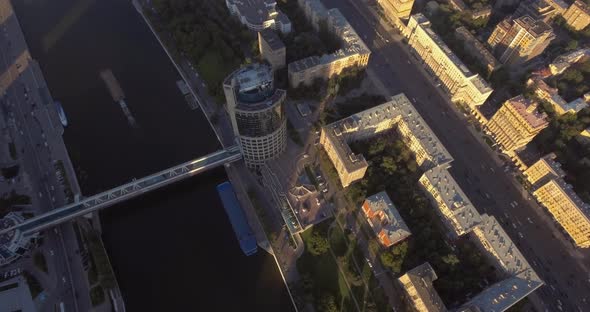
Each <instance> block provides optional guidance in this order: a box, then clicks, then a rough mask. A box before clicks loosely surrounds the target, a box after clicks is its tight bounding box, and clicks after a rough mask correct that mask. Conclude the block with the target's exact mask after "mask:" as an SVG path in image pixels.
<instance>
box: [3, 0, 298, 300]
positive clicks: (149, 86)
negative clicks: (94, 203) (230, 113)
mask: <svg viewBox="0 0 590 312" xmlns="http://www.w3.org/2000/svg"><path fill="white" fill-rule="evenodd" d="M13 4H14V6H15V10H16V12H17V16H18V18H19V21H20V23H21V26H22V28H23V31H24V33H25V36H26V39H27V42H28V44H29V48H30V50H31V54H32V56H33V57H34V58H35V59H37V60H38V61H39V62H40V64H41V68H42V70H43V73H44V75H45V78H46V80H47V83H48V85H49V88H50V90H51V93H52V95H53V97H54V98H55V99H56V100H59V101H61V102H62V104H63V106H64V109H65V111H66V114H67V116H68V120H69V124H70V125H69V126H68V128H66V131H65V134H64V138H65V141H66V145H67V147H68V150H69V153H70V155H71V158H72V161H73V163H74V166H75V167H76V171H77V173H78V177H79V180H80V184H81V186H82V190H83V193H84V194H85V195H86V196H88V195H92V194H94V193H96V192H99V191H102V190H105V189H108V188H110V187H113V186H116V185H119V184H122V183H125V182H128V181H130V180H131V179H133V178H134V177H142V176H145V175H147V174H149V173H152V172H154V171H157V170H161V169H164V168H167V167H170V166H172V165H175V164H178V163H181V162H183V161H187V160H189V159H192V158H197V157H199V156H202V155H205V154H207V153H210V152H213V151H215V150H216V149H218V148H219V147H220V145H219V143H218V142H217V139H216V137H215V134H214V133H213V131H212V129H210V127H209V124H208V123H207V120H206V119H205V117H204V115H203V114H202V112H201V111H200V110H191V109H190V108H189V107H188V105H187V104H186V102H185V100H184V98H183V97H182V95H181V93H180V92H179V90H178V88H177V86H176V81H177V80H179V79H180V77H179V75H178V73H177V72H176V71H175V69H174V67H173V65H172V63H171V62H170V61H169V59H168V57H167V56H166V54H165V52H164V51H163V50H162V48H161V47H160V46H159V44H158V42H157V40H156V39H155V38H154V36H153V35H152V33H151V32H150V31H149V29H148V27H147V25H145V24H144V22H143V20H142V19H141V17H140V15H139V14H138V13H137V12H136V11H135V9H134V8H133V6H132V5H131V3H130V1H126V0H14V1H13ZM104 69H111V70H112V72H113V73H114V75H115V77H116V78H117V80H118V81H119V83H120V85H121V87H122V89H123V91H124V93H125V96H126V102H127V105H128V106H129V109H130V111H131V113H132V114H133V116H134V118H135V119H136V121H137V124H138V126H139V127H138V128H137V129H133V128H132V127H131V126H130V125H129V124H128V123H127V119H126V118H125V116H124V114H123V112H122V110H121V108H120V107H119V105H117V104H116V103H115V102H113V100H112V98H111V96H110V94H109V93H108V90H107V88H106V86H105V84H104V83H103V81H102V80H101V79H100V76H99V72H100V71H101V70H104ZM226 178H227V177H226V175H225V172H224V171H223V169H216V170H213V171H210V172H207V173H205V174H201V175H199V176H197V177H194V178H191V179H189V180H187V181H185V182H182V183H180V184H176V185H173V186H170V187H168V188H165V189H163V190H160V191H157V192H154V193H152V194H148V195H146V196H143V197H141V198H139V199H136V200H132V201H130V202H127V203H124V204H120V205H117V206H114V207H111V208H109V209H107V210H105V211H104V212H102V214H101V216H102V226H103V238H104V241H105V245H106V247H107V250H108V252H109V255H110V257H111V261H112V263H113V267H114V270H115V273H116V275H117V279H118V281H119V284H120V286H121V290H122V293H123V296H124V298H125V302H126V306H127V309H128V311H203V310H208V311H290V310H291V309H292V308H291V303H290V300H289V298H288V295H287V292H286V290H285V287H284V284H283V282H282V280H281V278H280V275H279V273H278V270H277V268H276V265H275V263H274V260H273V259H272V257H270V256H269V255H268V254H266V253H265V252H263V251H262V250H261V251H259V253H258V254H257V255H256V256H252V257H246V256H244V255H243V254H242V252H241V250H240V248H239V246H238V243H237V241H236V239H235V236H234V233H233V231H232V229H231V226H230V223H229V221H228V219H227V217H226V215H225V211H224V210H223V208H222V207H221V203H220V200H219V199H218V197H217V193H216V192H215V186H216V185H217V184H219V183H221V182H222V181H224V180H225V179H226Z"/></svg>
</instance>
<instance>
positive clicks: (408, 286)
mask: <svg viewBox="0 0 590 312" xmlns="http://www.w3.org/2000/svg"><path fill="white" fill-rule="evenodd" d="M437 279H438V276H437V275H436V272H434V269H433V268H432V266H430V263H428V262H425V263H423V264H421V265H419V266H417V267H415V268H413V269H411V270H409V271H408V272H406V273H405V274H404V275H402V276H400V277H399V278H398V279H397V281H398V282H399V283H400V285H401V286H402V288H403V289H404V290H405V291H406V293H407V296H406V297H405V299H406V301H408V303H409V304H410V305H411V306H412V307H413V308H414V310H416V311H418V312H446V311H447V308H446V307H445V304H444V303H443V301H442V299H441V298H440V296H439V295H438V292H437V291H436V289H434V286H433V285H432V283H433V282H434V281H435V280H437Z"/></svg>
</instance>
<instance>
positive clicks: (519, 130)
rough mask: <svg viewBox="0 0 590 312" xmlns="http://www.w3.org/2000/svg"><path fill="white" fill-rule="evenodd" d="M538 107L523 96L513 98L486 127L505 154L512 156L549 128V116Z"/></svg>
mask: <svg viewBox="0 0 590 312" xmlns="http://www.w3.org/2000/svg"><path fill="white" fill-rule="evenodd" d="M537 106H538V103H537V102H534V101H531V100H528V99H525V98H524V97H523V96H522V95H519V96H516V97H513V98H511V99H509V100H508V101H506V102H504V104H503V105H502V107H500V109H499V110H498V111H497V112H496V113H495V114H494V116H492V118H491V119H490V121H488V123H487V124H486V125H485V126H486V130H487V132H488V133H490V134H491V135H492V136H493V137H494V138H495V139H496V142H497V143H498V145H500V147H501V148H502V151H503V152H505V153H508V154H510V153H513V152H514V151H516V150H517V149H520V148H522V147H524V146H525V145H527V144H528V143H529V142H530V141H531V140H532V139H533V138H534V137H535V136H536V135H537V134H538V133H539V132H541V130H543V129H545V128H546V127H547V125H548V124H549V123H548V122H547V120H546V118H547V115H546V114H545V113H539V112H537Z"/></svg>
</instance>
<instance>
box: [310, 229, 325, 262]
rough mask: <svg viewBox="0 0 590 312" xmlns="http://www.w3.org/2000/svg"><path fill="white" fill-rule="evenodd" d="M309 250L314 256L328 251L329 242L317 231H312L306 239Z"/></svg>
mask: <svg viewBox="0 0 590 312" xmlns="http://www.w3.org/2000/svg"><path fill="white" fill-rule="evenodd" d="M307 247H308V249H309V252H310V253H311V254H312V255H314V256H320V255H323V254H324V253H326V251H328V248H330V243H329V242H328V240H327V239H326V238H325V237H324V236H322V235H321V234H320V233H318V232H317V231H313V232H312V234H311V237H310V238H309V241H308V246H307Z"/></svg>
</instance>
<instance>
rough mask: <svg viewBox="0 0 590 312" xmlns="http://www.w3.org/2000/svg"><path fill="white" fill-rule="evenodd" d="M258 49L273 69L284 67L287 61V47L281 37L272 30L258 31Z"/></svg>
mask: <svg viewBox="0 0 590 312" xmlns="http://www.w3.org/2000/svg"><path fill="white" fill-rule="evenodd" d="M258 51H260V56H261V57H262V59H264V60H265V61H267V62H268V63H269V64H270V66H271V67H272V70H273V71H276V70H277V69H281V68H284V67H285V65H286V63H287V48H286V47H285V44H284V43H283V42H282V41H281V38H279V36H278V35H277V34H276V33H275V32H274V31H272V30H270V29H265V30H262V31H260V32H258Z"/></svg>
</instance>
